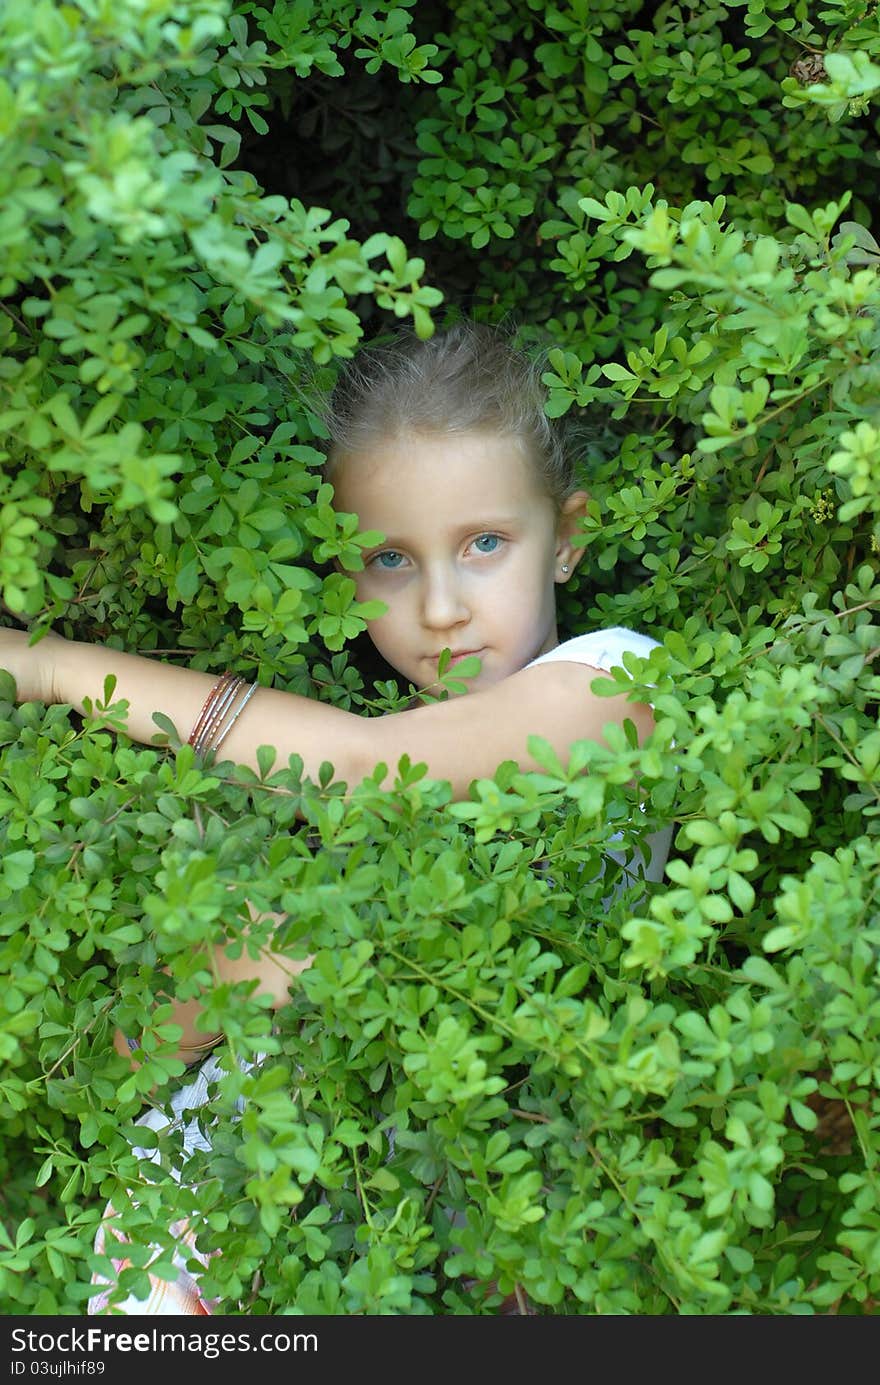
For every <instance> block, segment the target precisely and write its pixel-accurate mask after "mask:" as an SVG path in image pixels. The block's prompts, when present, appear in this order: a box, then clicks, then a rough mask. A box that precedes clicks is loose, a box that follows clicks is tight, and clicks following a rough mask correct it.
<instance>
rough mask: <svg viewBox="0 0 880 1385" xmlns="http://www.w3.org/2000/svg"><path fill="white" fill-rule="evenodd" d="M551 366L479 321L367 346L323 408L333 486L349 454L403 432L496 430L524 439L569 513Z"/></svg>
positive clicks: (568, 479)
mask: <svg viewBox="0 0 880 1385" xmlns="http://www.w3.org/2000/svg"><path fill="white" fill-rule="evenodd" d="M542 369H543V363H542V362H541V361H540V360H539V359H533V358H531V357H530V356H527V355H526V354H525V352H523V351H521V350H519V349H517V348H516V347H514V346H512V345H511V342H510V340H509V338H508V336H507V335H506V333H504V332H503V331H502V330H501V329H499V328H492V327H487V326H484V325H481V324H478V323H474V322H462V323H457V324H456V325H455V326H453V327H450V328H448V329H447V330H445V331H440V332H437V333H435V335H434V336H433V337H431V338H430V339H429V340H428V341H422V340H420V339H419V338H418V337H416V335H415V334H414V333H413V332H411V331H401V332H399V333H397V335H396V336H395V338H394V339H393V340H392V341H391V342H390V343H388V344H382V345H371V346H368V347H365V348H364V349H363V350H362V351H361V352H360V353H359V354H358V355H357V356H356V357H355V359H354V360H353V361H351V362H349V363H348V364H347V365H346V366H345V367H344V369H343V371H342V373H341V375H340V376H339V378H338V380H337V382H336V384H335V386H334V388H333V391H332V393H331V395H330V398H329V401H328V402H327V404H326V406H325V408H324V410H323V416H324V423H325V425H326V428H327V432H328V437H329V444H328V452H327V463H326V466H325V468H324V474H325V476H326V477H327V479H328V480H332V478H333V470H334V467H335V465H336V464H337V462H338V461H339V459H340V458H341V457H343V456H347V455H352V454H353V455H356V454H357V453H358V452H361V451H364V450H366V449H367V448H369V447H372V446H374V445H375V444H376V443H377V442H379V441H381V439H382V438H387V437H389V436H397V435H398V434H400V433H404V432H414V433H444V432H450V433H457V432H462V433H463V432H474V431H492V432H497V433H503V434H506V435H509V436H511V437H514V438H517V439H518V440H519V441H520V444H521V445H522V446H523V447H524V448H525V451H526V453H527V455H528V457H529V459H530V460H531V461H532V462H533V464H534V466H535V468H536V470H537V472H538V474H539V476H540V478H541V480H542V483H543V484H544V486H545V487H546V490H547V493H548V495H550V497H551V498H552V499H553V501H554V502H555V504H556V505H557V506H560V505H561V504H562V502H563V501H564V500H565V499H566V497H567V496H568V495H570V494H571V493H572V491H573V490H574V489H575V482H574V469H573V466H572V463H571V461H570V459H569V457H568V455H567V452H566V449H565V447H564V445H563V441H562V438H561V435H560V433H559V432H558V430H557V428H556V427H554V425H553V423H552V422H551V420H550V419H549V418H548V417H547V415H546V414H545V412H544V401H545V398H546V390H545V388H544V386H543V384H542V382H541V371H542Z"/></svg>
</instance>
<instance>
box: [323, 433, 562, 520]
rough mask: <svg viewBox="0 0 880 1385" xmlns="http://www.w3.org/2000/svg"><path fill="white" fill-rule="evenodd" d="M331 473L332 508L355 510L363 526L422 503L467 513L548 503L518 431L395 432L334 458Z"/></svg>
mask: <svg viewBox="0 0 880 1385" xmlns="http://www.w3.org/2000/svg"><path fill="white" fill-rule="evenodd" d="M330 479H331V480H332V483H333V486H334V491H335V496H336V499H335V504H336V507H337V509H340V510H352V511H354V512H355V513H356V514H357V515H358V516H359V517H360V519H361V522H362V523H363V525H364V527H366V528H372V527H375V528H382V527H383V525H382V523H380V516H381V515H383V514H386V513H387V514H390V515H394V516H397V517H399V516H402V515H405V514H407V513H408V512H413V513H415V512H416V511H421V510H424V509H425V508H426V507H432V508H434V510H435V512H437V514H438V518H439V512H441V511H442V512H443V513H444V514H446V513H449V512H452V513H455V512H459V511H460V512H461V514H462V518H463V519H466V518H467V514H468V512H469V511H473V512H474V513H475V514H476V512H477V511H480V512H484V511H487V510H489V511H493V510H498V511H499V512H504V511H508V510H512V511H514V512H519V511H520V510H526V511H527V510H528V509H529V508H531V507H534V505H535V504H536V502H538V501H540V500H544V501H545V502H546V503H548V504H549V503H550V499H549V496H548V495H547V492H546V488H545V487H544V485H543V484H542V480H541V477H540V475H539V473H538V470H537V468H536V466H535V464H534V462H533V461H532V459H531V458H530V457H529V456H528V454H527V452H526V449H525V448H524V446H523V444H522V443H521V441H520V440H519V438H517V437H515V436H514V435H511V434H504V433H497V432H494V431H493V432H476V431H474V432H443V433H411V432H407V433H397V434H392V435H389V436H388V437H384V438H380V439H377V440H376V441H375V442H374V443H371V444H370V445H369V446H368V447H365V448H363V449H362V450H360V451H358V452H352V453H348V454H344V455H343V456H341V457H339V458H338V460H337V461H336V465H335V467H334V468H333V470H332V473H331V477H330ZM368 518H369V522H367V521H368Z"/></svg>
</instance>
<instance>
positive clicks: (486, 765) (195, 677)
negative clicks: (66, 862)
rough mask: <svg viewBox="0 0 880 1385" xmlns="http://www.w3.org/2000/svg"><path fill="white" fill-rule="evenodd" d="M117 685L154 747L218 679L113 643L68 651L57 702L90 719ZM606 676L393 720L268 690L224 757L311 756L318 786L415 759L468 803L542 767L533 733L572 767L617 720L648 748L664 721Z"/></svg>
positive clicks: (501, 693)
mask: <svg viewBox="0 0 880 1385" xmlns="http://www.w3.org/2000/svg"><path fill="white" fill-rule="evenodd" d="M108 674H115V676H116V680H117V681H116V690H115V693H114V697H115V698H117V699H119V698H124V699H125V700H126V701H127V702H128V703H129V713H128V733H129V735H130V736H131V737H132V738H133V739H134V740H138V741H142V742H145V743H149V742H150V741H151V739H152V737H153V736H154V735H155V734H156V731H157V728H156V725H155V723H154V722H153V719H152V718H153V712H155V711H161V712H164V713H165V715H166V716H168V717H170V719H171V720H172V721H173V722H174V724H175V726H176V727H177V728H178V731H179V733H180V735H181V736H182V737H186V736H187V735H188V734H189V731H190V729H191V728H192V726H193V724H194V723H195V720H196V718H197V716H198V714H199V712H200V710H201V708H202V705H203V703H204V701H205V698H206V697H207V696H208V693H209V692H210V690H211V688H212V686H213V684H214V682H215V681H216V676H215V675H214V674H210V673H201V672H199V671H197V670H195V669H189V668H175V667H174V666H172V665H170V664H165V663H162V662H160V661H159V660H156V659H144V658H141V657H140V656H139V655H134V654H121V653H119V652H118V651H117V650H115V649H106V648H104V647H103V646H101V645H90V644H80V643H76V642H73V641H67V640H65V641H61V642H59V648H58V650H57V653H56V658H55V673H54V681H53V688H52V697H51V700H52V701H56V702H65V703H71V704H72V705H73V706H74V707H76V708H78V709H79V710H82V708H83V699H84V697H91V698H92V699H93V700H94V699H96V698H98V697H99V696H100V695H101V692H102V688H103V683H104V679H105V677H106V676H107V675H108ZM600 676H602V675H601V670H599V669H592V668H588V667H587V666H585V665H584V664H578V663H574V662H571V663H569V662H564V661H561V662H550V663H546V664H539V665H537V666H535V667H532V668H526V669H522V670H521V671H520V672H519V673H515V674H513V675H512V676H511V677H509V678H506V679H504V680H503V681H502V682H500V683H496V684H495V685H494V686H492V687H490V688H486V689H484V690H481V691H479V692H474V693H469V694H467V695H466V696H463V697H455V698H451V699H450V700H448V701H446V702H435V703H430V704H428V705H426V706H423V707H415V708H413V709H411V710H408V711H403V712H393V713H391V714H389V715H388V716H385V717H370V718H366V717H362V716H359V715H358V714H357V713H354V712H345V711H343V710H341V709H340V708H338V707H330V706H328V705H327V704H326V703H322V702H316V701H314V700H313V699H311V698H306V697H300V696H297V695H296V694H294V693H287V692H281V691H280V690H278V689H276V688H258V689H257V691H256V693H255V694H254V696H253V697H252V698H251V701H250V703H249V704H248V707H247V709H246V710H245V712H244V713H243V715H242V716H241V717H240V718H239V720H238V721H237V722H236V723H235V725H234V726H233V728H232V730H231V732H230V733H229V735H228V737H227V738H226V740H225V741H224V743H223V752H222V753H223V756H224V758H227V759H230V760H233V761H234V762H235V763H236V764H241V765H250V766H251V767H252V768H256V766H257V750H258V748H259V747H260V746H261V745H272V746H274V747H275V748H276V750H277V751H278V753H279V757H280V759H281V762H282V763H286V761H287V759H288V757H289V756H290V755H299V756H301V758H302V761H303V772H304V774H305V775H306V776H307V777H308V778H310V779H317V777H318V772H319V769H320V766H321V765H322V763H324V762H326V761H329V762H330V763H331V764H332V765H333V767H334V770H335V773H336V777H337V779H342V780H345V781H346V782H347V783H348V784H353V783H358V782H360V780H362V779H363V778H364V777H365V776H366V775H367V774H370V773H371V772H372V770H373V769H374V768H375V766H376V765H377V764H378V763H379V762H380V761H382V762H384V763H386V764H388V765H389V766H390V767H391V768H394V767H395V766H396V765H397V763H398V761H399V760H400V757H401V756H402V755H404V754H406V755H408V756H409V757H410V759H411V760H412V761H413V762H414V763H422V762H424V763H426V764H427V766H428V773H429V774H430V775H431V777H432V778H435V779H446V780H448V781H449V782H450V783H451V785H452V789H453V793H454V794H455V796H456V797H458V798H464V797H466V796H467V793H468V788H469V785H470V783H471V781H472V780H473V779H475V778H488V777H491V776H492V775H493V774H494V773H495V771H496V769H497V768H498V766H499V765H500V764H501V763H502V761H504V760H516V761H517V762H518V763H519V764H520V765H521V766H522V767H523V769H530V768H534V762H533V761H532V759H531V757H530V755H529V753H528V747H527V742H528V738H529V736H531V735H539V736H542V737H543V738H545V739H546V740H548V741H550V743H551V744H552V745H553V746H554V748H555V750H556V752H557V754H558V755H559V756H560V758H562V759H563V760H566V759H567V758H568V754H569V751H570V747H571V745H572V743H573V742H574V741H576V740H583V739H589V740H597V741H599V740H602V739H603V737H602V729H603V727H604V726H605V725H607V724H608V723H609V722H615V723H617V724H622V723H623V721H624V719H625V718H627V717H629V718H630V719H631V720H632V721H633V722H634V723H635V725H636V728H637V730H638V732H639V739H640V741H641V740H644V739H645V737H646V736H647V735H648V734H649V733H650V731H651V730H652V728H653V714H652V712H651V709H650V707H648V706H647V705H646V704H644V703H632V702H628V701H627V700H626V697H625V695H621V696H619V697H613V698H604V697H598V696H596V694H595V693H593V692H591V691H590V684H591V682H592V681H593V679H595V678H597V677H600Z"/></svg>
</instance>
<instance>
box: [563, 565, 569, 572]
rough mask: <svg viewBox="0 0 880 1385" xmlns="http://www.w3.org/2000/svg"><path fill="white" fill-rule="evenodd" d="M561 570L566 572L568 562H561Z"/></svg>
mask: <svg viewBox="0 0 880 1385" xmlns="http://www.w3.org/2000/svg"><path fill="white" fill-rule="evenodd" d="M562 571H563V572H568V563H563V564H562Z"/></svg>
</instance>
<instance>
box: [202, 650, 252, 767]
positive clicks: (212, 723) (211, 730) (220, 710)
mask: <svg viewBox="0 0 880 1385" xmlns="http://www.w3.org/2000/svg"><path fill="white" fill-rule="evenodd" d="M242 690H244V696H241V694H242ZM256 691H257V685H256V683H251V684H248V682H247V680H246V679H244V678H240V677H239V675H238V674H236V673H229V672H228V671H227V672H226V673H223V674H221V676H220V677H219V678H218V679H217V681H216V683H215V684H214V686H213V687H212V689H211V691H210V692H209V693H208V696H207V697H206V699H205V704H204V706H203V707H202V710H201V711H200V712H199V715H198V717H197V718H196V724H195V726H194V727H193V729H192V731H191V732H190V735H189V741H188V744H189V745H191V746H192V747H193V749H194V750H195V751H196V753H197V754H200V755H201V754H204V753H205V752H206V751H208V750H215V751H216V750H218V749H219V748H220V746H221V745H222V743H223V742H224V741H225V739H226V737H227V736H228V735H229V732H230V731H231V730H232V728H233V726H234V725H235V723H236V722H237V721H238V718H239V717H240V716H241V714H242V712H243V711H244V709H245V707H246V706H247V704H248V702H249V701H250V700H251V698H252V697H253V695H254V693H255V692H256ZM236 703H237V705H236Z"/></svg>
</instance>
